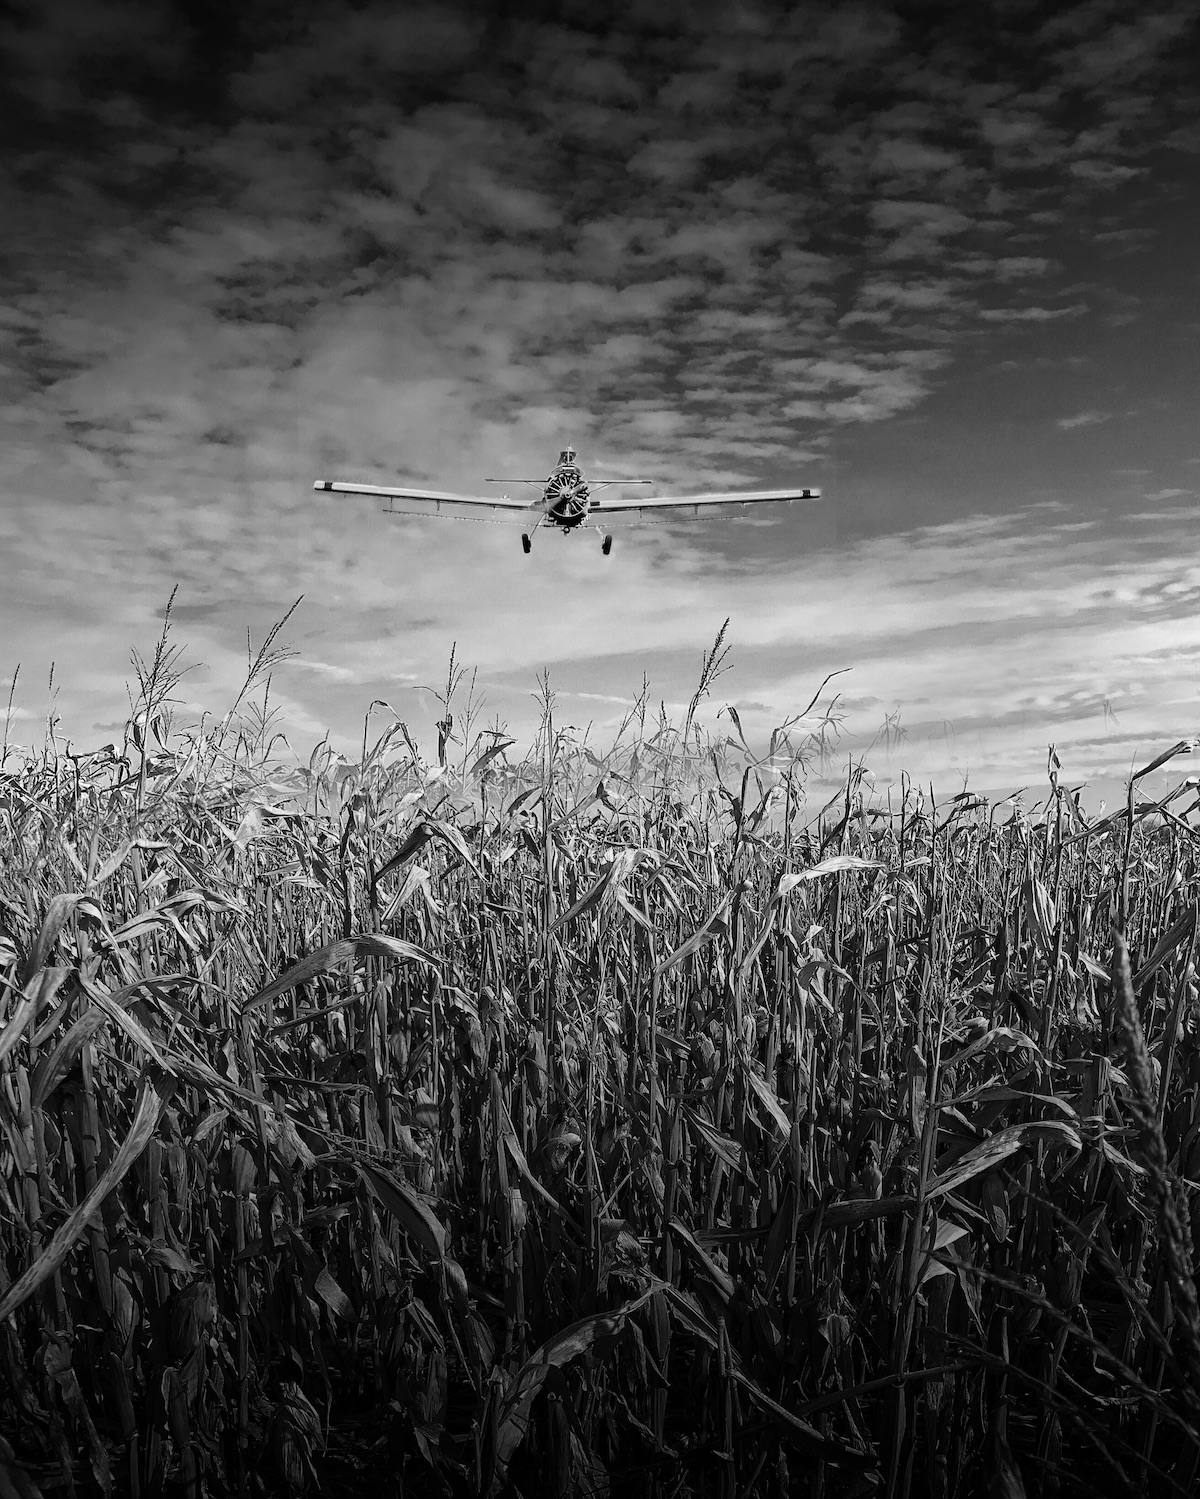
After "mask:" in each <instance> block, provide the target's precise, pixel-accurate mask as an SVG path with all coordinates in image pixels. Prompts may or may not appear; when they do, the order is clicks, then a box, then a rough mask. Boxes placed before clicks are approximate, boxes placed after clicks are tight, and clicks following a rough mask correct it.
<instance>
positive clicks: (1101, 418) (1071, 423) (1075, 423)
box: [1055, 411, 1112, 432]
mask: <svg viewBox="0 0 1200 1499" xmlns="http://www.w3.org/2000/svg"><path fill="white" fill-rule="evenodd" d="M1110 421H1112V412H1111V411H1079V412H1077V413H1076V414H1075V415H1074V416H1060V417H1059V418H1058V420H1057V421H1056V422H1055V426H1058V427H1061V428H1062V429H1063V431H1064V432H1070V431H1073V430H1074V428H1076V427H1097V426H1099V425H1100V423H1101V422H1110Z"/></svg>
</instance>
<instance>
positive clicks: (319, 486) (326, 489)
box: [313, 479, 333, 494]
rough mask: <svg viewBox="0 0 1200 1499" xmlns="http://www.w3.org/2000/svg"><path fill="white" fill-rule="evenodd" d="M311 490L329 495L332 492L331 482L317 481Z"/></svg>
mask: <svg viewBox="0 0 1200 1499" xmlns="http://www.w3.org/2000/svg"><path fill="white" fill-rule="evenodd" d="M313 488H314V489H316V490H319V491H320V492H321V493H322V494H331V493H332V492H333V480H332V479H318V480H317V481H316V483H315V484H314V485H313Z"/></svg>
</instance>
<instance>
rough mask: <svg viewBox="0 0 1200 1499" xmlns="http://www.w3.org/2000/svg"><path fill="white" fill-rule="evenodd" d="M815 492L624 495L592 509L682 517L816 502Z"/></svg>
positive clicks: (817, 492) (602, 501) (603, 497)
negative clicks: (712, 509)
mask: <svg viewBox="0 0 1200 1499" xmlns="http://www.w3.org/2000/svg"><path fill="white" fill-rule="evenodd" d="M820 498H821V491H820V490H819V489H745V490H733V491H730V492H729V493H727V494H663V495H652V496H651V497H650V498H649V499H635V498H633V497H632V496H630V497H629V498H626V497H625V496H624V495H601V496H599V497H598V498H597V499H596V500H595V502H594V504H593V506H592V511H593V514H597V513H598V514H601V515H612V514H614V513H615V512H617V511H622V510H641V511H663V510H675V511H678V512H680V513H683V514H688V513H691V514H692V515H699V513H700V511H701V510H706V509H708V507H709V506H711V505H770V504H780V503H786V502H787V501H788V500H819V499H820Z"/></svg>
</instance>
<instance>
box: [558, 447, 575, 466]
mask: <svg viewBox="0 0 1200 1499" xmlns="http://www.w3.org/2000/svg"><path fill="white" fill-rule="evenodd" d="M577 456H578V455H577V453H576V452H575V449H574V448H564V449H563V450H562V452H561V453H560V454H559V455H558V466H559V467H560V468H562V467H563V465H564V464H568V463H574V462H575V459H576V457H577Z"/></svg>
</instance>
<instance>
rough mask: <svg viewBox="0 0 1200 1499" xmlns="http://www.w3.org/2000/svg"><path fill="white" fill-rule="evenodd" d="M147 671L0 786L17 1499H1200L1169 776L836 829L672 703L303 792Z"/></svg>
mask: <svg viewBox="0 0 1200 1499" xmlns="http://www.w3.org/2000/svg"><path fill="white" fill-rule="evenodd" d="M164 639H165V637H164ZM138 665H139V680H140V684H141V688H142V695H141V697H140V698H139V700H138V703H137V705H136V707H135V710H134V712H133V714H132V716H131V719H130V723H129V726H128V728H127V733H126V742H125V745H124V746H123V747H122V749H120V750H118V748H117V747H116V746H113V747H111V748H110V749H109V750H107V751H105V752H101V753H99V754H96V755H91V756H79V755H74V754H68V753H67V752H66V751H65V750H63V749H62V748H61V747H56V746H54V745H51V747H49V748H48V749H47V750H46V751H45V752H43V753H42V754H40V755H32V754H24V755H19V756H18V755H14V754H13V753H12V752H11V751H10V752H9V753H8V756H7V759H6V763H5V764H4V767H3V770H2V772H0V818H2V832H0V986H2V987H0V1121H2V1123H3V1134H2V1136H0V1433H2V1436H0V1496H3V1499H10V1496H21V1499H30V1496H36V1495H37V1494H38V1493H39V1492H40V1493H43V1494H50V1493H65V1494H66V1495H68V1496H74V1495H75V1494H81V1495H87V1494H94V1493H97V1492H100V1493H103V1494H106V1495H107V1494H110V1493H116V1494H121V1495H125V1494H128V1495H133V1496H152V1495H159V1494H183V1495H186V1496H189V1499H192V1496H200V1495H218V1494H238V1495H244V1494H253V1495H262V1494H298V1493H300V1492H303V1491H305V1490H308V1491H310V1492H311V1491H316V1490H317V1488H318V1487H319V1489H320V1491H321V1492H324V1493H326V1494H334V1495H337V1494H347V1495H349V1494H356V1495H358V1494H363V1493H366V1492H378V1493H380V1494H384V1495H388V1496H391V1495H397V1496H399V1495H414V1496H425V1495H431V1496H432V1495H447V1496H493V1499H499V1496H505V1495H522V1496H529V1499H533V1496H540V1495H556V1496H567V1495H608V1494H624V1495H629V1496H634V1495H637V1496H647V1499H649V1496H656V1499H668V1496H710V1495H711V1496H714V1499H717V1496H719V1499H749V1496H752V1495H753V1496H785V1495H804V1496H814V1499H816V1496H826V1495H827V1496H843V1495H844V1496H849V1495H859V1494H879V1495H887V1496H898V1495H923V1494H931V1495H935V1496H951V1495H974V1494H984V1493H988V1494H995V1495H1000V1496H1004V1499H1014V1496H1020V1495H1023V1494H1028V1495H1039V1494H1040V1495H1049V1496H1063V1499H1066V1496H1071V1495H1082V1494H1095V1493H1104V1494H1124V1493H1129V1494H1133V1493H1140V1492H1153V1493H1156V1494H1170V1493H1175V1494H1179V1495H1187V1494H1191V1493H1194V1492H1195V1491H1196V1483H1197V1471H1198V1464H1200V1309H1198V1307H1197V1297H1196V1288H1195V1279H1194V1269H1193V1248H1192V1246H1193V1240H1194V1235H1195V1231H1196V1228H1197V1226H1198V1222H1200V1220H1198V1219H1197V1217H1196V1213H1195V1211H1194V1209H1195V1205H1196V1201H1197V1199H1196V1196H1195V1193H1196V1191H1197V1186H1198V1181H1197V1179H1198V1178H1200V1010H1198V1005H1197V986H1196V970H1195V963H1194V958H1195V944H1196V914H1197V902H1198V901H1200V876H1198V873H1197V862H1196V855H1195V839H1196V831H1195V828H1194V827H1193V825H1192V824H1190V823H1189V821H1188V817H1189V815H1190V814H1191V813H1193V812H1194V811H1195V810H1196V806H1197V802H1196V800H1195V799H1194V786H1193V785H1192V783H1189V782H1187V781H1184V782H1183V783H1182V784H1181V785H1180V786H1179V787H1178V788H1177V790H1176V791H1175V792H1173V793H1170V794H1168V795H1166V796H1165V797H1159V798H1158V799H1157V800H1156V801H1154V802H1144V801H1141V800H1139V796H1140V795H1141V792H1140V787H1141V786H1142V785H1143V778H1144V776H1145V775H1146V774H1147V773H1148V772H1149V771H1150V770H1152V769H1153V770H1157V769H1159V768H1160V766H1163V765H1165V764H1166V763H1167V762H1168V761H1169V760H1170V759H1171V757H1172V756H1173V755H1175V754H1178V753H1180V752H1182V751H1183V750H1186V749H1187V748H1188V746H1187V745H1179V746H1176V747H1175V749H1174V750H1171V751H1168V752H1167V753H1166V754H1164V755H1162V756H1160V757H1159V759H1158V760H1157V761H1155V762H1153V763H1152V765H1151V766H1148V767H1147V768H1146V771H1145V772H1140V773H1139V776H1138V777H1135V778H1134V779H1133V780H1131V782H1130V787H1129V799H1128V803H1127V805H1126V806H1124V807H1123V808H1121V809H1119V810H1118V811H1117V812H1116V813H1114V814H1113V815H1111V816H1108V817H1106V818H1103V819H1100V820H1095V821H1091V822H1089V821H1088V820H1087V819H1086V818H1085V816H1084V814H1083V812H1082V811H1081V810H1080V808H1079V806H1078V804H1077V802H1076V799H1075V798H1074V797H1073V795H1072V794H1071V792H1070V791H1069V789H1068V788H1066V787H1065V786H1064V785H1063V784H1062V783H1061V777H1060V775H1059V772H1058V771H1057V769H1056V768H1055V767H1056V761H1055V760H1054V758H1053V756H1052V757H1051V776H1050V783H1049V787H1048V790H1047V794H1046V797H1045V799H1044V800H1043V801H1041V802H1039V803H1038V804H1037V805H1036V807H1035V808H1034V809H1033V810H1032V811H1030V810H1025V809H1023V808H1021V807H1020V806H1016V807H1013V806H1008V807H994V806H988V805H986V804H984V803H983V802H981V801H979V800H977V799H975V798H973V797H971V796H969V795H967V794H966V793H963V794H962V795H960V796H959V797H957V798H954V799H953V800H950V801H947V802H945V803H944V804H942V803H937V802H935V801H934V799H933V797H932V794H931V793H929V792H925V793H921V792H918V791H917V790H916V789H914V788H911V787H907V788H906V790H905V793H904V794H903V795H902V796H898V797H894V798H893V804H892V805H890V806H889V805H880V804H878V802H877V800H875V799H873V798H872V796H871V795H870V794H869V792H868V790H867V787H866V784H865V782H864V781H863V778H862V772H861V768H856V767H854V766H850V767H849V768H848V770H847V773H846V778H845V785H844V788H843V791H842V793H841V794H840V795H839V796H838V797H837V798H836V799H835V800H834V801H833V802H832V803H830V804H829V805H827V806H825V807H824V808H822V807H820V806H816V805H812V804H810V803H809V802H808V800H807V798H806V789H805V786H806V782H805V774H806V764H807V763H808V761H807V760H806V756H811V754H812V753H814V752H815V750H820V749H824V748H825V747H826V745H825V742H824V740H823V739H822V738H821V736H822V735H823V734H824V733H825V732H826V730H827V729H828V727H829V723H830V720H829V719H828V718H826V719H824V720H822V721H821V725H820V727H819V730H818V732H817V734H816V737H815V738H814V735H813V734H812V733H809V734H807V735H804V734H801V733H800V730H799V729H798V728H796V727H795V726H793V728H792V729H791V730H790V731H780V733H779V734H778V735H777V736H776V738H775V740H774V741H773V742H772V745H771V753H770V755H769V756H768V757H767V758H765V759H761V758H760V759H757V760H756V759H755V757H754V756H753V755H752V754H751V752H750V750H749V748H748V747H747V746H746V744H745V742H744V741H743V740H742V738H741V731H740V727H739V726H738V725H737V718H736V714H735V715H732V717H731V722H732V724H733V725H734V726H735V728H736V730H737V732H736V734H730V735H728V736H726V737H725V738H724V739H719V738H715V737H711V736H709V737H707V738H706V739H705V740H704V742H703V743H702V741H701V736H700V732H699V730H698V728H697V726H696V720H695V710H696V708H697V706H698V703H699V701H700V698H701V697H702V696H703V690H698V692H697V696H696V698H695V699H694V700H693V703H692V706H691V708H690V709H689V712H688V715H687V719H686V721H685V722H684V723H683V724H682V725H681V726H678V727H676V726H673V725H672V724H671V723H669V722H668V721H667V719H666V718H665V716H664V717H661V718H659V719H658V720H654V719H652V718H651V719H647V717H646V716H645V714H644V712H643V713H642V714H641V716H637V715H635V720H634V722H632V723H631V724H630V725H628V726H627V729H626V730H625V731H623V732H622V734H621V735H619V736H618V739H617V741H616V743H615V744H614V745H613V746H612V747H611V748H610V749H609V750H608V751H607V752H606V753H605V754H604V755H599V754H597V753H594V752H593V751H592V750H591V749H590V748H589V747H588V746H587V744H586V742H585V741H584V740H582V739H581V738H580V736H579V735H577V734H573V733H570V732H562V731H559V730H557V729H556V727H555V720H554V712H553V702H552V698H551V696H550V694H549V693H548V692H547V695H546V698H545V703H544V707H545V711H544V715H543V721H542V730H541V733H540V736H539V738H538V740H537V743H536V744H535V745H534V747H533V750H532V752H531V753H530V754H529V755H528V756H527V757H526V758H525V759H523V760H522V761H520V762H519V763H514V762H513V761H511V760H510V758H509V752H510V750H511V748H512V746H511V743H510V742H509V741H507V739H506V737H505V736H503V735H501V734H500V733H499V731H498V730H496V731H488V732H486V733H479V734H474V735H473V736H470V737H469V736H467V735H466V734H465V733H464V734H459V735H458V736H455V735H454V733H453V730H454V717H453V715H452V713H451V712H450V709H449V701H450V698H451V696H452V689H453V688H454V687H455V685H456V682H455V679H454V673H453V669H452V673H451V682H450V684H449V687H448V690H447V693H446V694H445V696H444V703H445V717H444V719H443V721H442V723H441V724H440V725H439V747H438V754H437V757H436V758H433V757H432V756H431V758H430V759H429V760H428V761H426V760H425V759H423V758H422V756H421V754H420V752H419V750H418V747H417V746H416V744H415V743H414V742H413V740H412V739H411V738H410V737H409V735H408V732H407V730H406V729H405V728H404V727H403V725H400V724H398V723H397V724H393V726H392V727H391V728H390V729H389V730H388V731H387V732H386V733H384V734H383V735H381V736H380V737H379V738H378V740H377V741H376V742H375V743H374V745H373V746H370V745H369V744H368V738H367V735H366V733H365V731H364V741H363V753H362V755H361V758H360V760H359V762H358V763H354V764H348V763H346V762H345V761H342V760H340V759H339V758H338V757H336V756H334V755H332V754H331V753H330V752H329V751H328V750H327V749H326V748H324V747H319V748H318V750H317V751H315V752H314V754H313V757H312V759H311V761H310V762H309V763H308V765H307V766H301V765H298V764H295V763H289V762H288V761H287V757H286V756H284V755H283V754H282V752H279V753H276V751H275V749H274V748H273V746H274V744H275V741H274V740H273V739H272V737H271V734H270V721H269V715H268V714H266V711H265V708H264V709H263V710H262V711H261V712H259V713H258V715H257V717H256V716H255V714H254V713H253V712H250V711H249V710H245V711H241V712H240V714H231V715H230V716H229V717H227V718H226V720H224V721H223V722H222V723H220V724H218V725H216V726H214V727H211V728H208V729H206V728H205V727H204V726H203V725H201V727H200V728H198V729H195V728H194V729H191V730H189V731H188V732H186V733H180V734H176V733H175V732H174V731H173V729H172V728H171V725H170V722H169V714H168V713H167V712H166V711H165V710H164V709H163V702H164V700H165V693H164V683H165V682H169V680H170V678H171V674H170V671H169V670H167V668H168V667H169V666H170V657H169V653H164V652H163V651H162V650H161V649H160V653H159V655H158V656H156V658H155V661H154V663H153V664H152V665H151V666H149V667H145V669H144V670H143V669H141V668H142V666H143V663H140V662H139V663H138ZM258 665H259V666H260V667H261V666H262V665H263V658H262V657H260V660H259V663H258ZM711 665H713V658H708V659H706V672H707V676H706V677H703V678H702V683H701V689H705V688H706V687H707V686H708V685H711V680H712V675H713V674H712V672H710V671H709V670H708V668H709V667H710V666H711ZM252 675H253V673H252ZM818 741H819V742H818ZM468 743H469V746H470V747H469V749H467V748H465V747H464V746H466V745H467V744H468ZM1188 798H1192V800H1191V804H1190V805H1188ZM368 1486H370V1487H368Z"/></svg>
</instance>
